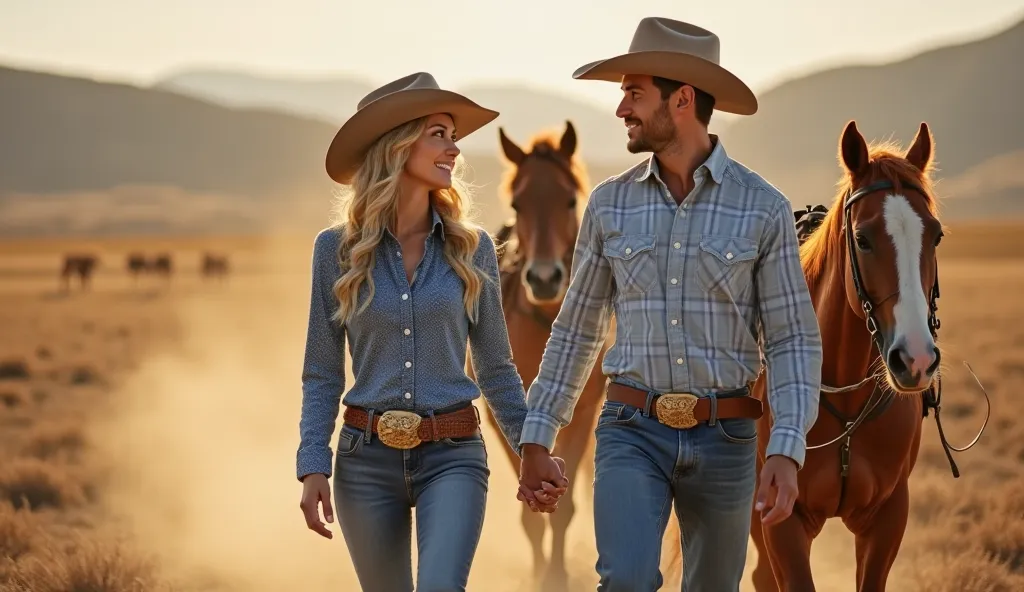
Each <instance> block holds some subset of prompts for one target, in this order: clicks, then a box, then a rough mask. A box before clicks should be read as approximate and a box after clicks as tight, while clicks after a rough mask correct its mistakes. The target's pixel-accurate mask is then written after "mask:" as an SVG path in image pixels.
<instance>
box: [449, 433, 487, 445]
mask: <svg viewBox="0 0 1024 592" xmlns="http://www.w3.org/2000/svg"><path fill="white" fill-rule="evenodd" d="M441 443H442V444H444V445H445V446H453V447H455V448H462V447H465V446H483V445H484V436H483V434H480V433H477V434H473V435H472V436H460V437H458V438H441Z"/></svg>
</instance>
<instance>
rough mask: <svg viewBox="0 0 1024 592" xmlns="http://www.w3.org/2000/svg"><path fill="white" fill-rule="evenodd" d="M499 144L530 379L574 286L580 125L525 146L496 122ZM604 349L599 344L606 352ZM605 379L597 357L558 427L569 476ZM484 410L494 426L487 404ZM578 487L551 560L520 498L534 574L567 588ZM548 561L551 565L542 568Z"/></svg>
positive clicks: (506, 236) (538, 525) (520, 352)
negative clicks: (505, 163)
mask: <svg viewBox="0 0 1024 592" xmlns="http://www.w3.org/2000/svg"><path fill="white" fill-rule="evenodd" d="M498 135H499V138H500V141H501V148H502V152H503V153H504V155H505V158H506V159H507V160H508V162H509V164H510V165H511V166H510V167H509V168H508V169H507V171H506V174H505V178H504V179H503V187H502V190H503V193H504V194H505V196H504V198H505V199H506V200H508V203H509V205H510V206H511V208H512V209H513V211H514V212H515V218H514V220H513V221H511V222H509V223H507V224H506V225H505V226H504V227H503V228H502V229H501V230H500V231H499V232H498V233H497V235H496V236H495V242H496V244H498V245H499V248H500V249H501V251H500V253H501V292H502V306H503V308H504V312H505V323H506V324H507V326H508V333H509V341H510V343H511V346H512V354H513V358H514V359H515V360H516V366H517V367H518V368H519V373H520V375H521V376H522V379H523V384H524V385H526V387H527V388H529V385H530V384H531V383H532V382H533V380H534V379H535V378H536V376H537V370H538V369H539V368H540V361H541V357H542V356H543V354H544V347H545V345H546V344H547V341H548V338H549V337H550V336H551V325H552V323H553V322H554V320H555V316H556V315H557V314H558V310H559V308H560V307H561V305H562V299H563V298H564V296H565V291H566V289H567V288H568V286H569V271H570V269H571V268H572V256H573V250H574V248H575V246H576V235H577V232H578V231H579V217H580V215H581V213H582V211H583V208H584V205H585V204H584V201H585V199H586V196H587V191H588V189H587V187H586V186H587V183H588V181H587V178H586V171H585V168H584V167H583V163H582V162H581V161H580V159H579V157H578V155H577V153H576V130H575V128H574V127H573V125H572V123H571V122H568V121H567V122H566V127H565V131H564V132H563V133H562V135H561V138H560V139H558V140H557V141H556V140H555V136H554V135H553V134H547V133H542V134H539V135H537V136H536V137H535V138H534V139H533V140H532V142H531V145H530V148H529V152H526V151H524V150H523V149H522V148H520V147H519V146H518V145H516V143H515V142H513V141H512V140H510V139H509V138H508V136H506V135H505V131H504V130H503V129H499V131H498ZM603 354H604V352H603V350H602V352H601V355H603ZM603 392H604V385H603V380H602V375H601V369H600V367H599V364H595V367H594V369H593V370H592V372H591V373H590V377H589V379H588V380H587V383H586V385H585V386H584V388H583V393H582V394H581V395H580V399H579V403H578V405H577V406H576V409H575V411H574V414H573V420H572V422H571V423H570V424H569V425H568V426H566V427H565V428H564V429H562V430H561V431H560V432H559V434H558V439H557V441H556V443H555V449H554V451H552V454H553V455H554V456H560V457H562V458H563V459H564V460H565V470H566V476H567V477H568V478H569V480H570V482H572V483H573V484H575V480H574V477H575V476H576V473H577V469H579V467H580V464H581V462H582V461H583V455H584V452H585V451H586V450H587V446H588V444H589V442H590V436H591V434H592V432H593V430H594V426H595V422H596V420H597V413H598V411H599V409H600V406H601V399H602V396H603ZM487 417H488V419H489V421H490V423H491V425H492V426H495V427H496V423H495V421H494V418H493V416H491V414H490V412H489V410H488V413H487ZM504 449H505V452H506V454H507V456H508V459H509V462H510V463H511V465H512V467H513V468H514V470H515V472H516V475H518V474H519V457H518V456H516V454H515V452H513V451H512V450H511V449H510V448H509V447H508V446H507V445H505V446H504ZM573 489H574V488H572V487H570V491H569V494H568V495H566V496H565V497H563V498H562V500H561V502H560V503H559V507H558V510H557V511H555V512H554V513H552V514H550V515H549V516H550V522H551V530H552V541H551V558H550V562H548V561H546V560H545V557H544V550H543V538H544V532H545V522H544V516H543V514H539V513H534V512H531V511H530V509H529V508H528V507H526V505H525V504H524V505H523V510H522V524H523V529H524V530H525V531H526V534H527V537H529V539H530V544H531V546H532V549H533V568H534V576H535V577H541V576H544V584H545V586H550V587H551V588H552V589H556V590H564V589H565V583H566V581H567V572H566V569H565V537H566V530H567V529H568V527H569V523H570V522H571V521H572V518H573V514H574V512H575V503H574V502H573ZM545 568H546V569H547V573H546V574H544V573H543V572H544V570H545Z"/></svg>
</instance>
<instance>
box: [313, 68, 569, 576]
mask: <svg viewBox="0 0 1024 592" xmlns="http://www.w3.org/2000/svg"><path fill="white" fill-rule="evenodd" d="M497 116H498V113H497V112H495V111H491V110H489V109H485V108H483V107H481V106H479V105H477V104H476V103H474V102H472V101H470V100H469V99H467V98H466V97H463V96H461V95H459V94H456V93H453V92H450V91H446V90H442V89H440V88H438V86H437V83H436V82H435V81H434V79H433V77H431V76H430V75H429V74H426V73H417V74H413V75H410V76H406V77H404V78H401V79H399V80H396V81H394V82H391V83H389V84H387V85H385V86H383V87H381V88H379V89H377V90H375V91H373V92H372V93H370V94H369V95H367V96H366V97H365V98H364V99H363V100H362V101H360V103H359V107H358V110H357V112H356V114H355V115H354V116H352V118H351V119H349V120H348V121H347V122H346V123H345V124H344V125H343V126H342V127H341V129H340V130H339V131H338V133H337V135H336V136H335V138H334V141H333V142H332V143H331V146H330V149H329V150H328V153H327V172H328V174H329V175H330V176H331V178H332V179H334V180H335V181H337V182H338V183H340V184H342V185H348V186H350V190H351V191H350V196H349V198H348V199H347V200H346V202H347V203H346V205H347V206H348V207H347V213H346V215H345V218H344V221H343V222H342V223H341V224H338V225H337V226H335V227H332V228H328V229H326V230H323V231H321V232H320V233H319V234H318V235H317V238H316V241H315V244H314V249H313V289H312V299H311V303H310V317H309V327H308V332H307V341H306V351H305V365H304V368H303V375H302V384H303V399H302V419H301V421H300V432H301V442H300V446H299V450H298V456H297V469H298V477H299V479H300V480H302V482H303V493H302V504H301V505H302V509H303V513H304V514H305V516H306V523H307V525H308V526H309V528H310V529H312V530H314V531H316V532H318V533H320V534H321V535H323V536H325V537H327V538H331V537H332V533H331V531H330V530H328V529H327V528H326V527H325V526H324V525H323V523H321V522H320V516H319V509H318V507H317V505H318V503H322V504H323V505H324V514H325V516H326V519H327V521H328V522H333V516H332V510H331V507H330V490H329V487H328V478H330V477H331V476H332V468H333V480H334V502H335V505H336V506H337V508H338V516H339V518H340V521H341V531H342V534H343V535H344V537H345V542H346V544H347V546H348V549H349V552H350V554H351V556H352V561H353V563H354V565H355V568H356V573H357V575H358V577H359V582H360V585H361V587H362V589H363V590H381V591H388V592H392V591H397V590H403V591H404V590H412V589H413V582H412V567H411V549H410V545H411V523H410V517H411V508H413V507H415V508H416V524H417V544H418V557H419V570H418V574H417V578H416V581H417V583H416V590H424V591H426V590H440V589H444V590H454V589H459V590H462V589H464V588H465V586H466V582H467V580H468V579H469V569H470V565H471V563H472V558H473V555H474V553H475V552H476V548H477V544H478V542H479V539H480V533H481V529H482V526H483V520H484V508H485V505H486V501H487V482H488V477H489V474H490V473H489V469H488V466H487V452H486V450H485V447H484V442H483V439H482V437H481V433H480V425H479V417H478V415H477V412H476V409H475V407H473V405H472V400H473V399H475V398H476V397H477V396H478V395H479V393H480V392H481V391H482V392H483V395H484V397H485V399H486V402H487V404H488V405H489V406H490V408H491V409H492V410H493V411H494V413H495V416H496V417H497V419H498V423H499V424H500V427H501V431H502V433H503V435H504V436H505V438H506V439H507V440H508V442H509V444H511V445H512V447H513V449H515V450H519V436H520V432H521V430H522V424H523V420H524V419H525V417H526V411H527V409H526V395H525V392H524V389H523V384H522V380H521V378H520V377H519V373H518V372H517V371H516V367H515V365H514V364H513V362H512V353H511V350H510V347H509V342H508V334H507V330H506V327H505V321H504V317H503V315H502V309H501V292H500V288H499V285H498V267H497V256H496V253H495V248H494V243H493V242H492V241H491V238H490V237H489V236H488V234H487V233H486V232H484V231H482V230H481V229H479V228H477V227H475V226H474V225H472V224H470V223H469V222H468V221H467V219H466V214H465V209H466V208H467V204H466V200H467V199H468V193H466V191H465V189H464V188H463V187H462V186H461V184H460V182H459V179H458V175H457V173H458V166H459V164H460V160H459V159H458V158H457V157H458V156H459V149H458V147H456V145H455V138H456V132H458V133H459V136H460V137H465V136H466V135H468V134H470V133H472V132H473V131H475V130H477V129H479V128H480V127H482V126H484V125H486V124H487V123H488V122H490V121H492V120H493V119H494V118H496V117H497ZM346 339H347V340H348V342H349V351H350V353H351V355H352V364H353V374H354V376H355V383H354V384H353V385H352V388H351V389H350V390H349V391H348V393H347V394H346V395H345V401H344V403H345V406H346V410H345V414H344V425H343V426H342V428H341V433H340V434H339V436H338V450H337V459H336V461H335V462H334V464H333V467H332V462H331V461H332V458H331V450H330V438H331V436H332V434H333V432H334V427H335V422H336V420H337V415H338V411H339V409H338V407H339V397H340V395H341V393H342V392H343V391H344V377H345V373H344V347H345V341H346ZM467 340H468V341H469V342H470V345H471V348H470V349H471V355H472V361H473V368H474V371H475V373H476V376H477V380H478V382H479V386H478V385H477V384H476V383H474V382H473V381H472V380H471V379H470V378H469V377H468V376H467V374H466V372H465V359H466V342H467ZM560 485H561V487H555V486H554V485H551V484H545V485H544V488H545V489H544V490H543V491H537V492H534V494H535V497H536V498H537V500H538V501H540V502H541V503H542V504H549V505H550V506H553V505H554V504H555V503H556V502H557V499H558V497H560V496H561V495H562V494H563V493H564V492H565V488H566V486H567V485H568V482H567V480H564V479H563V482H562V483H561V484H560Z"/></svg>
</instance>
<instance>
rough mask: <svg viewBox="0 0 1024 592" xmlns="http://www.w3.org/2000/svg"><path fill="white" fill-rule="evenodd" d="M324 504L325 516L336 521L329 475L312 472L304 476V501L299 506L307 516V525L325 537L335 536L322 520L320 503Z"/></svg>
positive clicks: (330, 520)
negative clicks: (328, 480) (328, 481)
mask: <svg viewBox="0 0 1024 592" xmlns="http://www.w3.org/2000/svg"><path fill="white" fill-rule="evenodd" d="M321 503H322V504H323V505H324V517H325V518H326V519H327V522H330V523H332V524H333V523H334V509H333V508H331V486H330V485H329V484H328V483H327V475H324V474H323V473H311V474H309V475H306V476H305V477H303V478H302V501H301V502H299V508H301V509H302V514H303V515H304V516H305V517H306V526H308V527H309V529H310V530H312V531H315V532H316V533H317V534H319V535H320V536H323V537H324V538H328V539H332V538H334V533H333V532H331V531H330V530H329V529H328V528H327V527H326V526H325V525H324V523H323V522H321V521H320V504H321Z"/></svg>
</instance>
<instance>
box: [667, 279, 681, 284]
mask: <svg viewBox="0 0 1024 592" xmlns="http://www.w3.org/2000/svg"><path fill="white" fill-rule="evenodd" d="M669 281H670V282H672V284H673V285H675V284H678V283H679V280H677V279H676V278H672V279H670V280H669Z"/></svg>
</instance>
